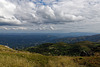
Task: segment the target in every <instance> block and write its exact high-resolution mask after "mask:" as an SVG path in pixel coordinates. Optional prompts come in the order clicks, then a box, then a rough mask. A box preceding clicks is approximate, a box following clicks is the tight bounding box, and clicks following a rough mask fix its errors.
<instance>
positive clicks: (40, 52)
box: [0, 41, 100, 67]
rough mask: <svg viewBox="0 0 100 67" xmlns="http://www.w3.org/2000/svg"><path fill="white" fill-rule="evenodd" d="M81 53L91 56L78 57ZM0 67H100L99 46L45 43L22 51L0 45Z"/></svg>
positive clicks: (84, 42) (88, 43)
mask: <svg viewBox="0 0 100 67" xmlns="http://www.w3.org/2000/svg"><path fill="white" fill-rule="evenodd" d="M28 51H29V52H28ZM82 51H86V53H91V52H93V55H91V54H90V55H87V54H86V55H84V56H80V53H81V52H82ZM0 67H100V44H99V43H94V42H89V41H83V42H78V43H74V44H67V43H63V42H60V43H45V44H42V45H38V46H35V47H29V48H26V49H25V50H23V51H19V50H14V49H11V48H9V47H8V46H3V45H0Z"/></svg>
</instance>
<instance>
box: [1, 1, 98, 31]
mask: <svg viewBox="0 0 100 67" xmlns="http://www.w3.org/2000/svg"><path fill="white" fill-rule="evenodd" d="M99 6H100V0H78V1H76V0H0V26H5V25H7V26H18V29H21V28H22V27H31V28H32V25H37V26H38V25H47V26H49V29H52V30H54V27H52V25H55V27H57V26H56V25H59V24H64V25H65V26H67V25H68V23H70V22H71V23H75V22H78V23H79V24H80V23H83V24H84V23H85V22H86V23H91V22H94V23H95V22H100V8H99ZM66 23H67V24H66ZM50 25H51V26H50ZM35 27H36V26H35ZM33 28H34V27H33ZM46 28H47V27H46ZM62 28H63V27H62ZM28 29H30V28H28ZM41 29H43V30H44V29H45V27H42V28H41V27H40V30H41ZM25 30H27V29H25Z"/></svg>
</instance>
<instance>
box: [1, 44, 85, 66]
mask: <svg viewBox="0 0 100 67" xmlns="http://www.w3.org/2000/svg"><path fill="white" fill-rule="evenodd" d="M0 67H85V66H83V65H79V64H77V63H75V62H74V61H73V57H67V56H44V55H41V54H36V53H34V54H32V53H29V52H21V51H16V50H13V49H10V48H8V47H5V46H2V45H0Z"/></svg>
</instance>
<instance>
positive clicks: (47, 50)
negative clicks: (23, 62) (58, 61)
mask: <svg viewBox="0 0 100 67" xmlns="http://www.w3.org/2000/svg"><path fill="white" fill-rule="evenodd" d="M25 50H27V51H30V52H36V53H40V54H43V55H52V56H59V55H62V56H66V55H67V56H80V55H83V56H90V55H93V54H94V52H100V44H99V43H94V42H90V41H82V42H77V43H74V44H67V43H63V42H59V43H45V44H41V45H38V46H34V47H28V48H26V49H25ZM82 52H83V53H82ZM84 52H85V53H84Z"/></svg>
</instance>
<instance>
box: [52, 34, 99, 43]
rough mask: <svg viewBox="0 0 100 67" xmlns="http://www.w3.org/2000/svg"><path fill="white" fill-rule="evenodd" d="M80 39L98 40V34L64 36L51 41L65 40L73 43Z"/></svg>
mask: <svg viewBox="0 0 100 67" xmlns="http://www.w3.org/2000/svg"><path fill="white" fill-rule="evenodd" d="M80 41H92V42H100V34H97V35H91V36H80V37H67V38H66V37H65V38H59V39H55V40H53V42H65V43H75V42H80Z"/></svg>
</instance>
